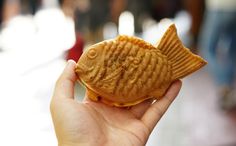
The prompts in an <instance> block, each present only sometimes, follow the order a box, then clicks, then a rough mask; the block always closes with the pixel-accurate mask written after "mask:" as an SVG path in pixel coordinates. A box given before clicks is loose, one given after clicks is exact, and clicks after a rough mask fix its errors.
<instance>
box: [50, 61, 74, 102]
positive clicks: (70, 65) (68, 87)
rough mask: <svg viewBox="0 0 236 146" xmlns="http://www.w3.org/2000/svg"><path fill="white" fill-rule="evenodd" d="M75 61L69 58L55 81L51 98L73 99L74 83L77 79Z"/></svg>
mask: <svg viewBox="0 0 236 146" xmlns="http://www.w3.org/2000/svg"><path fill="white" fill-rule="evenodd" d="M75 65H76V63H75V61H73V60H69V61H68V62H67V65H66V67H65V69H64V70H63V72H62V74H61V76H60V77H59V79H58V80H57V82H56V86H55V89H54V95H53V98H68V99H74V85H75V81H76V79H77V77H76V74H75Z"/></svg>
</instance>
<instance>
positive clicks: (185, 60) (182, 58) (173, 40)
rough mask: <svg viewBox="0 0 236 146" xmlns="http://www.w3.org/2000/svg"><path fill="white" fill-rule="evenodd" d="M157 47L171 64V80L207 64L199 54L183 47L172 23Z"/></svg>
mask: <svg viewBox="0 0 236 146" xmlns="http://www.w3.org/2000/svg"><path fill="white" fill-rule="evenodd" d="M157 48H158V49H159V50H160V51H161V52H162V54H164V55H166V57H167V59H168V62H169V63H170V64H171V65H172V75H173V76H172V80H176V79H180V78H183V77H185V76H187V75H189V74H191V73H192V72H194V71H196V70H198V69H199V68H201V67H203V66H204V65H206V64H207V62H206V61H205V60H204V59H202V58H201V57H200V56H197V55H195V54H193V53H192V52H191V51H190V50H189V49H188V48H186V47H184V45H183V44H182V42H181V40H180V39H179V37H178V35H177V30H176V27H175V25H174V24H172V25H170V26H169V28H168V29H167V31H166V32H165V34H164V35H163V37H162V38H161V40H160V42H159V43H158V45H157Z"/></svg>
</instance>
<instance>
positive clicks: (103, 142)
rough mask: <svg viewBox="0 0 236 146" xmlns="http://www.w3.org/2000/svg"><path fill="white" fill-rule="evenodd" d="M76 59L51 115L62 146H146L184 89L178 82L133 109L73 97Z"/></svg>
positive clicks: (62, 80)
mask: <svg viewBox="0 0 236 146" xmlns="http://www.w3.org/2000/svg"><path fill="white" fill-rule="evenodd" d="M74 70H75V62H74V61H68V63H67V66H66V67H65V69H64V71H63V73H62V74H61V76H60V77H59V79H58V81H57V83H56V86H55V90H54V94H53V97H52V100H51V105H50V109H51V115H52V119H53V123H54V128H55V132H56V136H57V139H58V145H59V146H80V145H83V146H94V145H96V146H116V145H118V146H121V145H122V146H123V145H125V146H126V145H127V146H143V145H145V143H146V142H147V140H148V137H149V135H150V134H151V132H152V130H153V129H154V127H155V125H156V124H157V123H158V121H159V120H160V119H161V117H162V116H163V114H164V113H165V111H166V110H167V109H168V107H169V106H170V104H171V103H172V102H173V100H174V99H175V97H176V96H177V95H178V92H179V90H180V88H181V81H179V80H178V81H175V82H174V83H173V84H172V85H171V87H170V88H169V89H168V91H167V93H166V94H165V96H164V97H163V98H162V99H160V100H158V101H155V102H153V100H147V101H144V102H142V103H140V104H138V105H135V106H132V107H131V108H117V107H111V106H108V105H105V104H103V103H101V102H94V101H91V100H90V99H89V98H87V97H85V99H84V101H83V102H80V101H77V100H75V99H74V84H75V82H76V80H77V77H76V74H75V72H74Z"/></svg>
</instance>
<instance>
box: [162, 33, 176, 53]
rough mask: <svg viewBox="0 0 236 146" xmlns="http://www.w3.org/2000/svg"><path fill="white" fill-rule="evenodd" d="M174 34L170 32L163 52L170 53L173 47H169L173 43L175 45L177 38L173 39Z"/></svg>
mask: <svg viewBox="0 0 236 146" xmlns="http://www.w3.org/2000/svg"><path fill="white" fill-rule="evenodd" d="M175 37H176V36H175V34H172V35H171V37H170V38H169V40H168V42H167V44H166V48H165V50H166V51H165V54H171V52H172V51H173V49H170V48H171V47H172V46H173V45H175V44H176V43H177V42H178V41H179V40H178V39H175V40H174V39H173V38H175Z"/></svg>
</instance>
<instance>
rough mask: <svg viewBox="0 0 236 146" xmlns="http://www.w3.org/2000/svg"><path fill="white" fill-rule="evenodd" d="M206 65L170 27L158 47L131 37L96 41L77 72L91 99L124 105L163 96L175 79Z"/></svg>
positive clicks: (82, 59) (173, 28)
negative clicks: (186, 46) (183, 43)
mask: <svg viewBox="0 0 236 146" xmlns="http://www.w3.org/2000/svg"><path fill="white" fill-rule="evenodd" d="M205 64H206V62H205V61H204V60H203V59H202V58H200V57H199V56H196V55H194V54H192V53H191V52H190V51H189V50H188V49H186V48H185V47H184V46H183V45H182V43H181V41H180V40H179V38H178V36H177V33H176V29H175V27H174V26H170V28H169V29H168V30H167V32H166V33H165V35H164V37H163V38H162V39H161V41H160V43H159V46H157V47H154V46H153V45H151V44H149V43H147V42H145V41H143V40H141V39H139V38H136V37H130V36H118V37H117V38H116V39H113V40H108V41H104V42H101V43H98V44H95V45H93V46H91V47H90V48H89V49H88V50H87V51H86V52H85V53H84V54H83V55H82V56H81V58H80V60H79V61H78V63H77V66H76V72H77V75H78V76H79V78H80V80H81V82H83V84H84V85H85V86H86V87H87V88H88V90H89V92H88V93H89V96H91V97H90V98H91V99H92V100H95V101H96V100H99V101H101V102H104V103H106V104H108V105H113V106H117V107H125V106H132V105H135V104H138V103H140V102H142V101H144V100H146V99H149V98H161V97H162V96H163V95H164V93H165V92H166V90H167V89H168V87H169V85H170V84H171V83H172V82H173V81H174V80H176V79H179V78H182V77H184V76H186V75H188V74H190V73H192V72H194V71H196V70H198V69H199V68H201V67H202V66H203V65H205ZM97 96H99V98H97Z"/></svg>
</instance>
